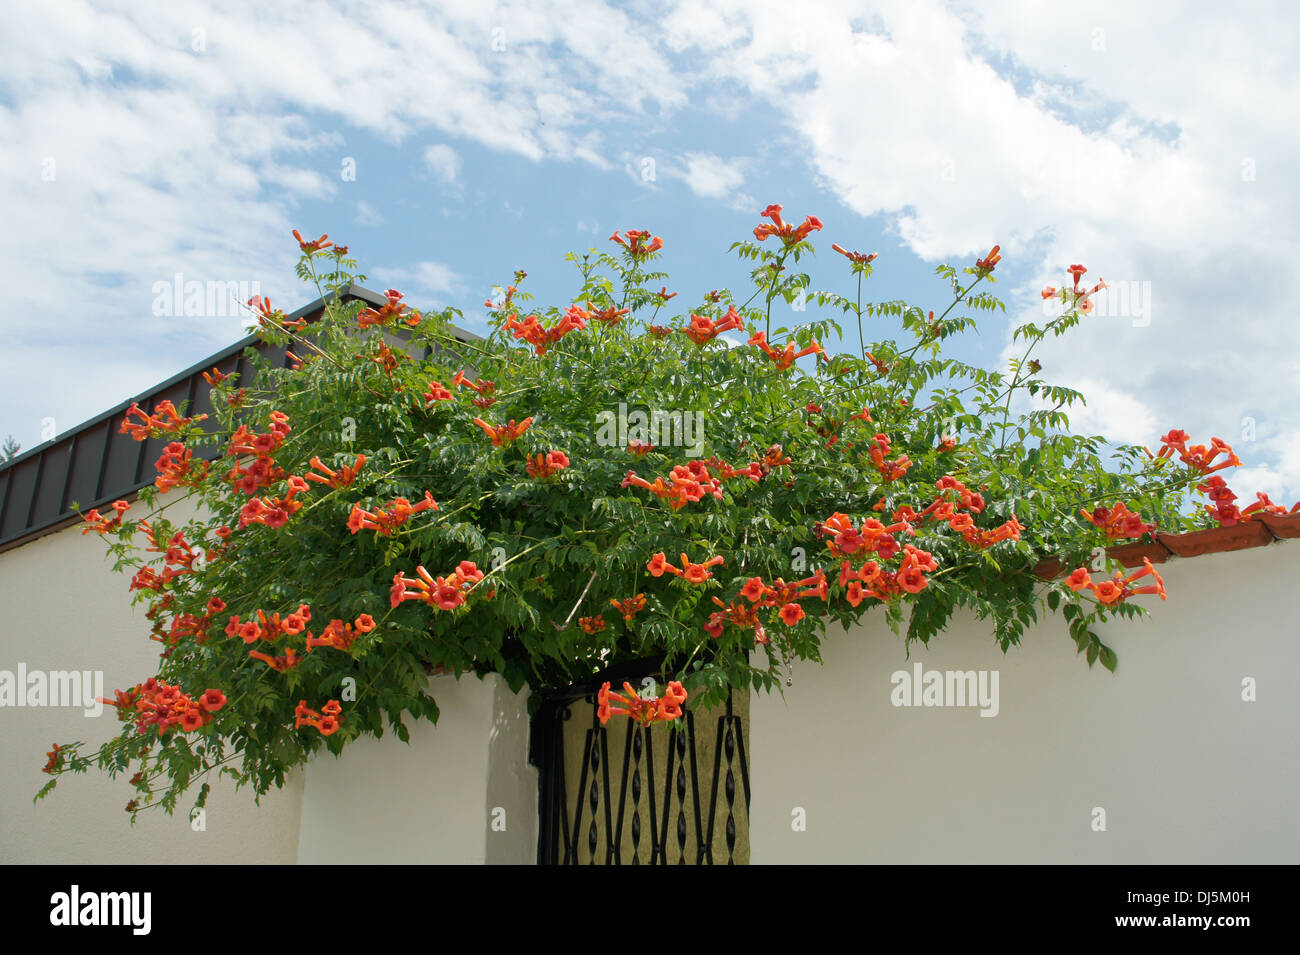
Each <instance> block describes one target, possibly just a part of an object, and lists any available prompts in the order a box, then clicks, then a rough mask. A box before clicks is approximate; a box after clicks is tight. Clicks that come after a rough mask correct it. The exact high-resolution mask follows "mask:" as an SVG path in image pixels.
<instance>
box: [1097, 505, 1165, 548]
mask: <svg viewBox="0 0 1300 955" xmlns="http://www.w3.org/2000/svg"><path fill="white" fill-rule="evenodd" d="M1079 513H1080V514H1082V515H1083V517H1084V520H1086V521H1088V522H1089V523H1090V524H1092V525H1093V526H1094V527H1100V528H1101V529H1102V530H1103V531H1105V532H1106V536H1107V537H1109V538H1112V539H1115V538H1120V537H1141V536H1142V535H1143V534H1145V533H1147V532H1148V531H1154V530H1155V529H1156V525H1155V524H1148V523H1146V522H1144V521H1143V520H1142V515H1141V514H1136V513H1134V512H1133V511H1130V510H1129V509H1128V505H1127V504H1125V503H1124V502H1123V501H1118V502H1116V504H1115V506H1114V507H1105V506H1102V507H1096V508H1093V509H1092V510H1091V511H1088V510H1082V511H1080V512H1079Z"/></svg>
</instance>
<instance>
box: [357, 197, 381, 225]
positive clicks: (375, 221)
mask: <svg viewBox="0 0 1300 955" xmlns="http://www.w3.org/2000/svg"><path fill="white" fill-rule="evenodd" d="M387 221H388V220H387V219H385V218H384V214H383V213H382V212H380V211H379V210H378V209H376V208H375V207H374V206H372V205H371V204H370V203H368V202H366V201H365V200H364V199H362V200H361V201H360V202H358V203H357V219H356V222H357V225H360V226H381V225H383V224H384V223H385V222H387Z"/></svg>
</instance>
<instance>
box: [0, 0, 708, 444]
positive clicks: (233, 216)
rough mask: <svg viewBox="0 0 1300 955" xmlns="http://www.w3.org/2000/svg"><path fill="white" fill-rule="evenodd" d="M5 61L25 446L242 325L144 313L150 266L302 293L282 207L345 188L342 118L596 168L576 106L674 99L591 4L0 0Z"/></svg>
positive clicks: (0, 255)
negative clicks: (42, 0) (46, 0)
mask: <svg viewBox="0 0 1300 955" xmlns="http://www.w3.org/2000/svg"><path fill="white" fill-rule="evenodd" d="M502 25H504V30H505V35H504V41H505V49H504V50H497V49H495V48H494V36H495V35H494V33H493V29H494V28H495V27H499V26H502ZM196 30H200V31H202V32H201V39H202V42H201V43H198V42H196V41H197V39H198V38H199V37H200V34H196V33H195V31H196ZM338 51H346V53H345V54H341V55H340V54H338ZM557 51H559V52H560V53H561V54H562V55H556V53H557ZM0 57H2V58H3V61H4V63H5V80H4V92H3V96H2V97H0V208H3V209H4V210H5V214H6V221H7V222H8V224H9V226H8V228H6V229H5V230H4V231H3V232H2V233H0V260H2V261H4V262H5V263H6V266H7V271H8V273H9V275H11V276H17V277H21V281H20V282H14V283H11V284H10V294H9V297H8V299H7V301H6V303H5V304H4V305H3V306H0V309H2V311H0V327H2V328H3V330H4V341H5V347H4V348H3V349H0V375H2V376H3V377H4V380H5V385H6V387H5V389H4V391H3V393H2V394H0V429H5V430H12V431H14V432H15V434H16V436H17V437H19V439H20V440H21V441H22V442H23V444H24V445H26V446H28V447H30V446H33V445H34V444H36V443H37V442H38V439H39V434H40V421H41V419H42V418H44V417H50V416H53V417H55V418H56V419H57V420H58V421H59V424H60V426H61V427H68V426H71V425H73V424H75V423H76V422H78V421H80V420H84V419H85V418H88V417H90V416H92V415H94V414H97V413H98V412H100V411H102V410H103V409H104V408H106V407H109V406H111V405H113V404H116V403H118V402H119V401H121V400H122V399H124V398H127V397H129V396H132V395H134V394H137V393H139V392H140V391H142V390H144V389H146V388H149V387H151V386H152V385H154V384H156V383H157V382H158V380H159V379H160V377H162V376H163V375H164V374H165V373H167V372H170V371H172V370H180V369H181V368H184V367H186V366H187V365H189V364H192V363H194V362H197V361H199V360H201V359H202V358H204V357H206V356H207V355H209V354H211V353H212V352H213V351H215V350H216V349H217V348H220V347H224V346H225V345H227V344H229V343H230V342H231V341H234V340H235V339H236V338H238V337H239V336H240V334H241V328H240V321H239V319H238V318H233V317H221V316H215V317H212V318H206V319H200V318H186V319H182V320H177V319H170V318H160V317H157V316H153V315H152V314H151V312H150V302H151V301H152V295H151V292H150V290H151V288H152V285H153V283H154V282H155V281H158V280H169V279H170V278H171V277H172V276H173V275H174V274H175V273H176V272H182V273H184V274H185V276H186V277H187V278H189V277H194V278H201V279H203V280H218V281H232V280H233V281H245V280H260V281H262V283H263V293H264V294H267V295H269V296H270V297H271V298H272V299H273V300H274V301H276V303H277V304H284V305H285V306H287V307H293V306H296V305H299V304H302V303H303V302H305V301H307V300H308V298H309V297H311V295H312V293H311V291H310V290H308V289H306V288H305V287H302V286H299V285H298V284H297V283H296V282H295V281H293V280H292V279H291V278H289V277H291V276H292V263H293V261H294V260H295V258H296V253H297V249H296V248H295V247H294V246H293V243H292V241H291V240H290V239H289V232H290V230H291V229H292V228H295V227H297V228H300V229H302V230H303V231H304V232H311V231H313V227H315V231H316V232H317V233H319V232H320V231H325V229H326V228H328V223H325V222H311V221H305V220H306V219H308V218H310V217H308V216H304V215H303V213H302V211H301V209H302V206H303V203H304V202H305V201H306V200H320V199H330V198H332V197H336V196H337V195H338V193H339V191H340V188H339V184H340V183H341V182H342V179H341V178H340V177H339V172H338V170H340V166H341V164H342V163H343V161H344V160H345V159H346V158H348V157H349V156H350V155H353V153H352V152H351V150H349V149H348V148H347V147H346V146H345V145H344V143H345V140H344V137H343V136H342V135H341V134H340V132H338V130H340V129H344V128H348V127H351V128H352V132H351V133H350V134H349V136H348V139H347V142H352V141H354V140H355V139H356V135H355V130H358V129H359V130H361V135H362V137H370V138H376V137H377V138H379V139H381V140H384V141H387V142H390V143H394V144H397V143H400V142H401V141H402V140H403V139H404V138H406V137H408V136H411V135H413V134H416V133H422V132H423V133H428V134H432V135H433V136H437V137H438V138H444V137H445V138H448V139H451V138H456V139H460V140H463V141H466V142H472V143H476V144H478V145H480V146H484V147H487V148H488V149H492V150H499V151H503V152H507V153H512V154H515V155H520V156H525V157H528V158H531V159H536V160H540V159H543V158H558V159H561V160H564V161H569V160H573V159H577V160H578V161H580V162H588V163H594V164H597V165H604V164H607V160H606V159H605V158H603V156H602V155H601V153H602V152H603V151H604V150H605V148H607V145H606V144H605V142H604V140H603V138H602V132H601V129H602V127H601V124H599V123H592V122H591V119H592V117H593V115H599V116H601V117H604V118H608V117H610V116H615V115H637V114H639V113H640V112H641V111H642V110H645V109H651V110H654V111H655V112H656V113H657V114H659V115H664V114H666V113H667V112H669V111H671V110H673V109H675V108H678V107H680V106H681V105H683V104H684V103H685V93H684V83H683V82H682V81H680V80H678V79H676V78H675V77H674V75H673V71H672V70H671V69H669V68H668V62H667V60H666V58H665V55H664V54H663V53H661V52H660V51H659V50H658V49H657V41H656V39H655V37H654V36H653V35H651V36H647V35H645V34H644V33H643V32H642V31H640V30H638V29H636V28H635V27H634V26H633V21H632V20H631V19H630V17H629V15H628V14H626V13H624V12H621V11H618V10H614V9H612V8H608V7H605V6H604V5H602V4H600V3H597V2H594V0H553V2H550V3H529V4H526V5H525V4H513V3H496V4H493V3H478V2H474V3H470V2H459V3H444V4H439V5H438V6H437V7H435V8H416V7H413V6H410V5H408V4H405V3H398V2H392V0H378V2H373V3H370V2H367V3H362V2H360V0H340V2H332V3H331V2H319V3H306V2H299V0H290V2H286V3H284V4H281V5H279V6H278V7H277V8H276V11H275V15H274V16H273V17H269V16H268V15H267V13H266V9H265V6H264V5H263V4H260V3H256V2H253V0H228V2H223V3H221V4H211V3H204V2H194V0H170V2H147V0H142V2H140V3H133V4H129V5H117V6H112V7H102V6H98V5H96V4H93V3H91V2H87V0H68V2H66V3H62V4H59V5H58V6H57V7H50V6H41V5H38V4H27V5H23V4H0ZM646 76H654V77H656V80H655V82H654V83H646V82H645V81H644V77H646ZM543 123H544V125H543ZM443 168H444V169H445V168H446V166H445V164H444V167H443ZM50 173H53V175H54V178H53V180H52V181H46V180H43V179H42V175H43V174H46V175H48V174H50ZM364 176H365V170H364V169H362V170H361V178H360V179H358V183H359V184H361V185H358V186H357V188H362V187H363V185H364ZM349 188H351V187H349ZM357 211H358V216H359V218H361V219H362V220H365V219H366V210H365V207H364V206H361V205H358V206H357ZM332 214H335V213H332ZM343 239H344V241H347V239H346V237H343ZM413 277H414V278H415V279H417V280H419V281H421V282H424V283H425V284H426V287H427V288H428V289H430V290H431V291H436V292H437V293H438V294H446V292H445V289H446V288H447V287H448V283H449V281H450V280H449V277H448V275H447V274H443V273H439V272H438V271H437V270H436V269H426V268H423V267H421V268H417V269H416V270H415V272H414V275H413ZM55 290H57V291H55ZM52 308H56V309H57V310H58V315H59V321H58V325H57V329H56V328H55V326H54V324H53V323H52V322H51V318H50V315H51V309H52ZM106 329H108V330H111V332H106V331H105V330H106ZM110 335H111V336H112V337H109V336H110ZM69 342H77V343H79V345H80V347H74V348H69V347H68V343H69ZM145 352H148V353H149V356H150V357H149V358H148V359H147V360H141V359H140V358H139V356H140V355H141V354H142V353H145ZM105 367H108V368H112V369H114V370H113V372H112V374H106V373H104V372H103V369H104V368H105ZM52 374H54V375H57V376H58V377H59V380H61V381H76V382H77V383H78V387H76V388H68V387H60V388H57V389H56V388H51V386H50V380H51V375H52Z"/></svg>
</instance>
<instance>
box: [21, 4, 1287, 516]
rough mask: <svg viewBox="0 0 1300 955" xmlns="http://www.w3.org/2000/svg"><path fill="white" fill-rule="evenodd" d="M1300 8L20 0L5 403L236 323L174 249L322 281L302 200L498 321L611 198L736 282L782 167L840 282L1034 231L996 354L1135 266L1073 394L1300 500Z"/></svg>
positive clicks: (1084, 337)
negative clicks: (212, 306) (306, 254)
mask: <svg viewBox="0 0 1300 955" xmlns="http://www.w3.org/2000/svg"><path fill="white" fill-rule="evenodd" d="M1298 26H1300V11H1298V10H1297V8H1295V7H1294V6H1293V5H1290V4H1287V3H1282V2H1279V3H1275V4H1268V3H1240V4H1235V5H1232V6H1231V7H1230V8H1226V7H1220V6H1217V5H1211V4H1174V3H1168V4H1165V3H1157V2H1143V3H1140V4H1138V3H1129V2H1113V0H1112V2H1102V3H1087V2H1073V3H1069V4H1054V3H1002V2H996V0H986V2H980V3H977V4H962V3H951V4H944V3H933V2H926V0H900V2H897V3H888V2H887V3H838V2H813V3H789V2H785V0H782V2H767V0H743V2H742V0H687V2H683V3H680V4H675V5H674V4H665V3H650V2H631V3H622V4H603V3H599V2H594V0H556V2H545V0H532V2H527V3H519V4H510V3H495V4H494V3H492V2H489V0H462V2H447V0H443V2H435V3H430V4H415V3H397V2H383V0H375V2H367V3H346V2H344V3H339V2H328V0H316V2H313V3H310V4H309V3H295V2H277V3H274V4H266V3H264V2H256V3H254V2H248V3H244V2H238V0H224V2H222V3H219V4H204V3H194V2H186V0H168V2H161V3H149V2H140V0H134V2H130V3H120V4H113V3H85V2H78V0H65V2H61V3H58V4H5V5H3V7H0V209H3V210H4V213H5V216H4V218H5V220H6V222H5V227H4V228H3V229H0V263H3V264H2V265H0V268H3V270H4V275H3V278H4V292H5V294H4V297H3V300H0V376H2V380H3V383H4V384H3V389H0V437H2V436H3V435H4V434H7V433H12V434H13V435H14V436H15V437H16V438H17V439H18V440H20V441H21V442H22V444H23V446H24V447H25V448H31V447H33V446H35V445H37V444H39V443H40V442H41V440H42V434H43V433H46V434H48V433H49V432H50V431H51V430H55V431H57V432H60V433H61V432H63V431H65V430H67V429H69V428H71V427H74V426H75V425H76V424H77V423H78V422H80V421H82V420H84V419H86V418H88V417H91V416H93V415H95V414H97V413H99V412H101V411H103V410H105V409H106V408H108V407H110V406H112V405H115V404H117V403H118V402H120V401H122V400H124V399H127V398H130V397H132V396H134V395H135V394H137V393H139V392H141V391H143V390H145V389H147V388H148V387H149V386H150V385H152V384H154V383H156V382H157V381H159V380H161V379H163V378H164V377H167V376H169V375H171V374H173V373H175V372H177V371H180V370H181V369H183V368H185V367H187V366H189V365H191V364H193V363H195V362H197V361H199V360H201V359H203V358H204V357H206V356H207V355H209V354H211V353H212V352H214V351H216V350H217V349H219V348H221V347H223V346H225V345H228V344H230V343H231V342H233V341H235V340H236V339H237V338H238V337H239V336H240V334H241V318H240V317H239V316H238V315H237V314H228V315H222V314H197V315H194V314H157V313H158V312H160V311H161V312H166V311H167V309H166V308H161V307H159V302H158V300H157V299H158V294H157V291H156V289H157V287H158V284H159V283H163V284H164V286H165V287H167V288H170V287H172V286H173V285H175V284H177V283H178V282H179V283H181V284H183V283H188V282H195V281H197V282H204V283H231V282H234V283H246V284H247V287H249V288H255V289H257V290H260V291H261V292H262V293H263V294H266V295H269V296H270V297H271V299H272V301H273V302H274V303H275V304H276V305H277V306H281V307H284V308H285V309H286V310H290V309H292V308H294V307H297V306H299V305H302V304H305V303H306V302H307V301H309V300H310V299H311V298H312V297H313V296H312V295H311V293H310V292H309V291H308V290H307V289H306V288H304V287H302V286H300V285H298V284H297V283H296V280H295V279H294V278H293V276H292V263H293V261H294V259H295V258H296V252H297V249H296V246H295V245H294V244H293V242H292V240H291V239H290V237H289V232H290V230H291V229H293V228H299V229H301V230H302V231H303V232H304V233H311V234H313V235H318V234H320V233H322V232H328V233H329V234H330V236H331V238H337V239H339V240H340V241H342V242H346V243H348V244H349V245H350V246H351V248H352V251H353V252H354V254H356V255H357V256H358V257H359V258H360V259H361V263H362V267H363V271H365V272H366V273H367V274H368V275H369V276H370V280H369V281H368V283H367V284H369V285H370V286H371V287H373V288H378V289H383V288H386V287H388V286H390V285H392V286H395V287H398V288H400V289H402V290H403V291H405V292H406V293H407V297H408V299H409V300H411V301H412V302H413V303H414V304H417V305H422V306H432V305H455V306H457V307H458V308H461V309H462V310H463V311H464V312H465V324H466V326H467V327H469V328H470V329H471V330H480V331H481V330H482V328H483V325H482V321H483V308H482V302H483V300H484V298H485V297H486V296H487V295H488V293H489V292H490V291H491V288H492V286H493V285H496V284H500V283H503V282H504V281H506V280H508V279H509V278H510V276H511V274H512V273H513V271H514V270H515V269H519V268H523V269H526V270H527V271H528V272H529V276H530V278H529V283H530V286H531V288H532V290H533V291H534V292H535V293H536V294H537V295H538V298H539V301H540V302H542V303H546V304H564V303H565V302H567V301H568V298H567V296H568V295H569V294H570V293H571V291H572V290H573V288H574V287H575V283H574V282H573V281H572V275H573V273H572V267H571V266H569V265H566V263H564V262H563V259H562V257H563V255H564V253H565V252H567V251H570V250H585V249H587V248H589V247H593V246H595V247H606V246H607V244H608V243H607V241H606V240H607V237H608V236H609V234H610V233H611V232H612V231H614V230H615V229H627V228H646V229H651V230H653V231H654V232H655V234H657V235H661V236H662V237H663V238H664V240H665V243H666V248H665V252H666V255H665V258H664V259H663V260H662V264H663V267H664V268H665V269H666V270H667V271H668V272H670V273H671V274H672V276H673V279H674V287H675V288H676V290H678V291H680V292H683V293H685V294H684V295H683V296H682V299H680V300H679V301H698V300H699V297H700V296H701V295H702V294H703V293H704V292H706V291H708V290H709V289H712V288H717V287H721V286H724V285H725V286H732V287H737V286H740V285H742V284H743V282H744V281H745V271H744V270H743V269H742V268H741V267H740V266H738V265H737V263H736V261H735V260H734V259H731V258H729V257H728V256H727V254H726V249H727V246H728V245H729V244H730V243H731V242H732V241H734V240H736V239H739V238H742V237H743V236H744V235H745V234H746V233H747V232H749V230H751V229H752V228H753V226H754V225H755V224H756V223H757V222H758V218H757V213H758V211H759V210H761V209H762V208H763V207H764V206H766V205H767V204H768V203H771V202H779V203H782V204H783V205H784V206H785V207H786V211H787V213H788V214H789V215H792V216H793V217H795V218H802V216H803V215H804V214H806V213H812V214H815V215H817V216H819V217H820V218H821V219H822V220H823V222H824V223H825V230H824V231H823V232H822V233H820V234H819V235H817V236H815V241H816V242H817V244H818V246H819V252H818V256H817V259H816V262H815V264H814V265H813V266H812V267H811V269H810V271H811V272H812V273H813V277H814V285H815V286H817V287H823V288H838V289H840V290H844V291H847V290H848V288H849V286H848V284H847V277H846V275H845V271H844V262H843V260H842V259H840V258H839V257H838V256H835V255H834V254H833V253H831V252H830V243H831V242H838V243H840V244H841V245H844V246H846V247H849V248H853V249H860V250H862V251H877V252H879V253H880V256H881V257H880V260H879V261H878V262H877V273H876V275H875V277H873V279H872V285H873V286H874V290H873V291H874V294H875V296H876V297H877V298H895V297H904V298H907V299H908V300H909V301H912V302H914V303H916V304H918V305H921V306H922V307H925V308H930V307H935V306H939V307H942V306H943V305H944V304H946V303H945V302H944V301H943V300H942V295H943V292H944V288H943V286H941V285H940V284H939V283H937V282H936V280H935V279H934V278H933V270H934V267H935V266H936V265H937V264H939V263H940V262H944V261H949V262H952V263H954V264H957V265H965V264H969V263H970V262H972V261H973V260H974V258H975V257H977V256H978V255H982V254H983V253H984V252H985V251H987V249H988V247H989V246H990V245H992V244H993V243H995V242H997V243H1000V244H1001V246H1002V249H1003V256H1004V259H1003V263H1002V265H1000V266H999V269H998V274H999V276H1000V279H1001V281H1000V283H999V284H998V286H997V291H998V292H999V294H1000V295H1001V296H1002V297H1003V298H1004V300H1005V301H1006V302H1007V305H1008V315H1007V318H1005V319H999V320H996V321H993V320H986V321H987V322H988V323H987V324H985V326H984V327H983V329H982V332H981V334H980V335H979V336H978V338H976V339H973V340H972V341H971V342H970V343H968V344H967V345H965V346H963V347H964V348H965V349H966V355H965V356H964V357H973V358H975V359H977V360H981V361H985V362H988V363H997V362H999V361H1000V360H1002V356H1003V354H1004V351H1005V348H1006V344H1007V336H1008V329H1009V327H1010V325H1011V324H1012V323H1013V322H1016V321H1018V320H1023V319H1024V318H1026V317H1029V316H1033V315H1041V313H1042V311H1041V299H1040V298H1039V296H1038V291H1039V290H1040V289H1041V288H1042V287H1043V286H1044V285H1048V284H1050V285H1060V284H1062V279H1063V277H1064V270H1065V268H1066V267H1067V266H1068V265H1070V264H1071V263H1075V262H1081V263H1084V264H1086V265H1087V266H1088V267H1089V269H1090V272H1089V276H1088V278H1089V279H1093V278H1096V277H1099V276H1100V277H1104V278H1105V279H1106V280H1107V281H1108V282H1109V283H1111V284H1112V285H1114V286H1115V287H1116V288H1115V289H1114V290H1112V292H1111V293H1108V295H1109V296H1110V298H1109V300H1104V301H1099V304H1100V308H1099V312H1100V314H1097V315H1095V316H1092V317H1090V318H1089V319H1088V320H1087V321H1086V322H1085V324H1084V326H1083V328H1082V329H1081V331H1080V332H1079V333H1078V334H1076V335H1074V336H1072V337H1070V338H1068V339H1066V340H1065V344H1064V345H1063V346H1060V347H1054V348H1048V349H1045V350H1044V351H1043V352H1042V353H1041V354H1040V357H1041V358H1042V360H1043V363H1044V366H1045V372H1046V373H1047V375H1048V377H1051V378H1053V379H1055V380H1058V381H1061V382H1063V383H1068V384H1071V385H1073V386H1075V387H1078V388H1080V389H1082V390H1084V391H1085V393H1086V394H1087V395H1088V396H1089V399H1090V401H1089V404H1090V406H1089V408H1088V409H1087V411H1086V412H1083V413H1081V414H1078V415H1076V416H1075V423H1076V425H1077V426H1078V427H1080V428H1085V429H1087V430H1089V431H1093V432H1101V433H1106V434H1108V435H1110V436H1112V437H1114V438H1116V439H1117V440H1121V441H1133V442H1139V443H1147V444H1151V445H1153V446H1154V444H1155V442H1156V439H1157V438H1158V437H1159V435H1160V434H1162V433H1164V431H1165V430H1167V429H1168V428H1170V427H1181V428H1184V429H1186V430H1188V431H1190V432H1191V433H1192V435H1193V437H1194V438H1196V439H1197V440H1199V441H1208V438H1209V437H1210V436H1211V435H1218V436H1221V437H1223V438H1224V439H1226V440H1228V441H1229V442H1231V443H1233V444H1234V445H1236V446H1237V448H1238V452H1239V454H1240V455H1241V457H1242V459H1243V460H1244V461H1246V462H1247V464H1248V467H1247V468H1243V469H1242V470H1241V471H1239V472H1238V474H1237V476H1236V477H1235V478H1234V479H1233V480H1232V484H1233V486H1234V489H1235V490H1236V491H1237V493H1238V494H1239V495H1241V496H1242V497H1243V498H1245V499H1247V500H1248V499H1251V498H1253V496H1254V493H1253V492H1254V491H1256V490H1264V491H1267V492H1269V493H1270V494H1272V495H1274V496H1275V499H1276V498H1285V499H1286V501H1287V503H1288V504H1289V503H1290V502H1291V501H1293V500H1295V499H1296V497H1298V496H1300V439H1298V438H1297V433H1298V432H1297V427H1298V426H1300V353H1298V351H1297V348H1296V344H1295V341H1294V339H1293V337H1292V330H1293V328H1294V327H1295V317H1296V314H1295V313H1296V307H1295V305H1294V304H1293V303H1291V302H1290V301H1289V300H1288V299H1287V298H1286V294H1287V293H1286V289H1287V288H1289V287H1290V284H1291V278H1292V274H1293V271H1294V269H1295V266H1296V263H1297V262H1300V241H1298V240H1300V181H1298V180H1297V179H1296V177H1295V176H1294V175H1293V173H1294V171H1295V170H1296V169H1297V168H1300V136H1297V135H1296V134H1295V132H1294V130H1293V128H1292V126H1291V122H1292V118H1293V115H1294V112H1295V103H1296V101H1297V91H1298V89H1300V63H1298V61H1297V59H1296V57H1295V56H1294V51H1295V50H1296V49H1297V47H1298V46H1300V37H1298V36H1297V32H1300V31H1298ZM178 277H179V278H178ZM254 283H257V284H256V285H254ZM837 283H838V284H837ZM183 311H184V310H182V312H183ZM205 311H208V310H205ZM802 317H807V316H802Z"/></svg>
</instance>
